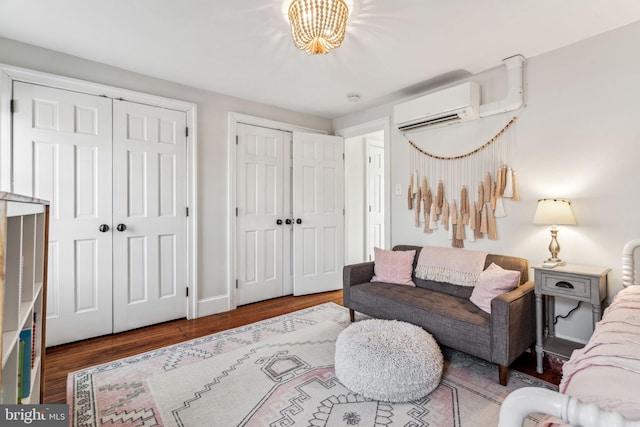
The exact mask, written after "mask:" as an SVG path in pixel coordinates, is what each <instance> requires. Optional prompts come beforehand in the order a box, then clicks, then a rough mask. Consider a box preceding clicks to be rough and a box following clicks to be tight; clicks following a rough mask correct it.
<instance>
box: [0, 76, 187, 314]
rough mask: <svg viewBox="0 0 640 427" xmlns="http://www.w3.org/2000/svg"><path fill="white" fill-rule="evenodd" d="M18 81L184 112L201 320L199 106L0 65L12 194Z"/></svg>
mask: <svg viewBox="0 0 640 427" xmlns="http://www.w3.org/2000/svg"><path fill="white" fill-rule="evenodd" d="M15 80H18V81H21V82H25V83H32V84H36V85H42V86H49V87H52V88H56V89H62V90H68V91H74V92H81V93H85V94H88V95H95V96H106V97H109V98H123V99H125V100H126V101H131V102H137V103H140V104H147V105H151V106H154V107H160V108H167V109H172V110H177V111H182V112H184V113H186V114H187V126H188V128H189V135H188V136H187V206H188V208H189V216H187V278H186V280H187V286H188V289H189V291H188V292H189V295H188V297H187V310H186V314H187V319H195V318H197V317H198V274H197V273H198V239H197V236H198V230H197V225H198V198H197V194H198V189H197V182H198V181H197V172H198V171H197V164H198V163H197V151H198V150H197V148H198V144H197V135H198V128H197V117H198V116H197V113H198V111H197V105H196V104H194V103H191V102H186V101H180V100H176V99H171V98H165V97H162V96H157V95H150V94H146V93H142V92H137V91H133V90H128V89H122V88H118V87H114V86H109V85H104V84H99V83H93V82H88V81H84V80H80V79H75V78H71V77H64V76H59V75H55V74H50V73H44V72H40V71H34V70H29V69H26V68H20V67H14V66H11V65H5V64H0V189H2V190H3V191H12V190H13V182H12V181H11V176H12V170H11V158H12V157H11V156H12V149H11V147H12V141H11V139H12V131H13V130H12V128H11V98H12V87H13V82H14V81H15Z"/></svg>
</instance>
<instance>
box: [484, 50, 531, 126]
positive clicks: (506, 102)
mask: <svg viewBox="0 0 640 427" xmlns="http://www.w3.org/2000/svg"><path fill="white" fill-rule="evenodd" d="M502 62H503V63H504V64H505V65H506V67H507V96H505V97H504V98H503V99H501V100H499V101H496V102H491V103H489V104H483V105H480V117H488V116H493V115H496V114H500V113H506V112H508V111H513V110H517V109H518V108H520V107H522V106H523V105H524V63H525V58H524V56H522V55H515V56H511V57H509V58H506V59H503V60H502Z"/></svg>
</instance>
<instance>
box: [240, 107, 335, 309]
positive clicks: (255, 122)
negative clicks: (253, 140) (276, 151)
mask: <svg viewBox="0 0 640 427" xmlns="http://www.w3.org/2000/svg"><path fill="white" fill-rule="evenodd" d="M238 123H243V124H246V125H251V126H259V127H265V128H269V129H275V130H281V131H285V132H294V131H299V132H309V133H320V134H323V135H326V134H327V132H325V131H322V130H319V129H311V128H306V127H303V126H298V125H293V124H290V123H284V122H278V121H275V120H270V119H264V118H261V117H256V116H250V115H247V114H241V113H236V112H233V111H232V112H229V126H228V128H229V134H228V141H227V168H228V170H229V182H228V188H227V197H228V200H227V206H228V207H229V211H228V214H227V218H228V221H227V254H228V258H227V263H228V264H227V272H228V277H227V293H228V295H229V307H228V309H229V310H233V309H235V308H237V307H238V304H237V300H236V292H235V290H236V268H237V261H236V236H237V234H236V232H237V224H236V206H237V203H236V173H237V168H236V135H237V134H238V129H237V126H238Z"/></svg>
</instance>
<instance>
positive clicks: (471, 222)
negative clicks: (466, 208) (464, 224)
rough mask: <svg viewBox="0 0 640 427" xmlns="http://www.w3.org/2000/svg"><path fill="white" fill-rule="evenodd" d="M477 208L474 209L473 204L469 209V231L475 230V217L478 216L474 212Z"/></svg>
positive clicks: (474, 203)
mask: <svg viewBox="0 0 640 427" xmlns="http://www.w3.org/2000/svg"><path fill="white" fill-rule="evenodd" d="M476 209H477V207H476V202H473V208H472V209H471V212H470V213H469V229H470V230H475V229H476V224H477V221H476V216H477V215H478V212H477V211H476Z"/></svg>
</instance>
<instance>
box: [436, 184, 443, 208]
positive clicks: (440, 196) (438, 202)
mask: <svg viewBox="0 0 640 427" xmlns="http://www.w3.org/2000/svg"><path fill="white" fill-rule="evenodd" d="M443 201H444V184H443V183H442V181H438V191H437V193H436V215H440V214H441V213H442V203H443Z"/></svg>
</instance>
